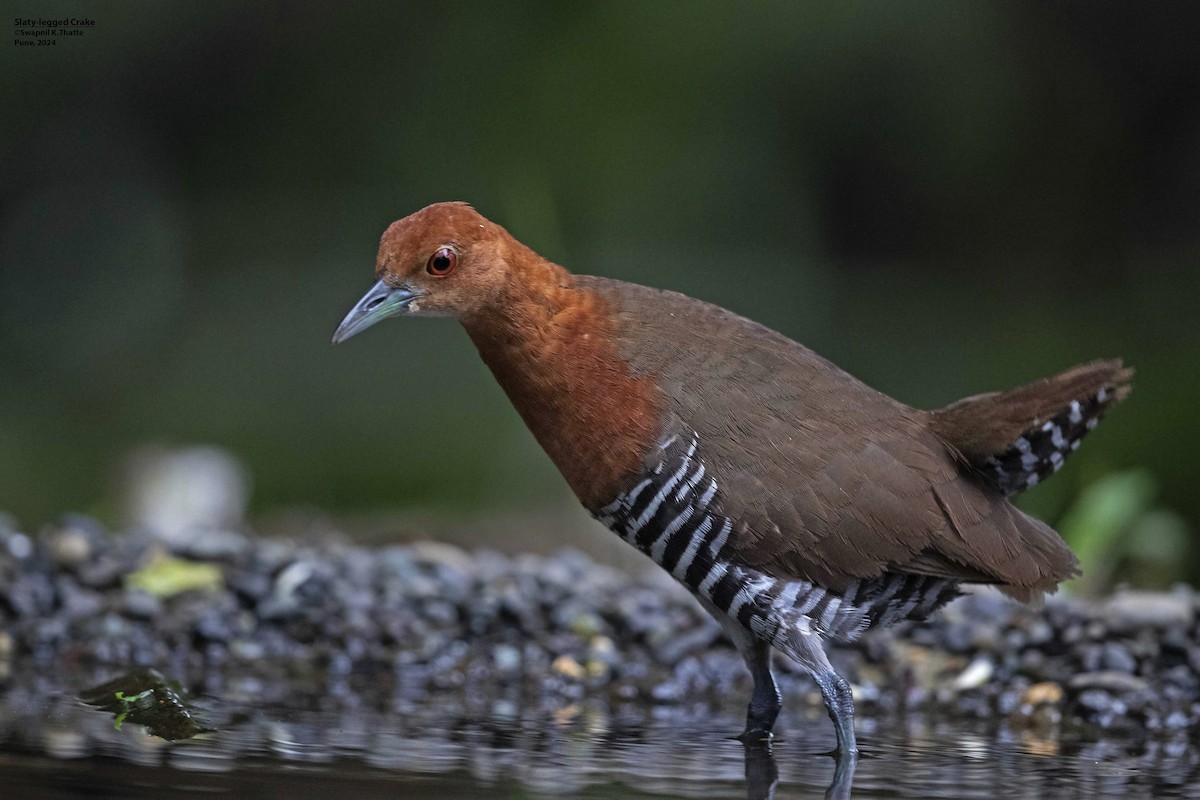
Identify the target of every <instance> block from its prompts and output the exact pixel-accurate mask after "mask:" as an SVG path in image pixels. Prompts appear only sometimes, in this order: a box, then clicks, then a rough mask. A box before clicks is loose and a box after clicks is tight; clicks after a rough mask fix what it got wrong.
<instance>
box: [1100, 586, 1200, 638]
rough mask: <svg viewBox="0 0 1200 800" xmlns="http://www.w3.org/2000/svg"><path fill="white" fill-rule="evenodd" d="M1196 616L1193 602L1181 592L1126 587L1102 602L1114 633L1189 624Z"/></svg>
mask: <svg viewBox="0 0 1200 800" xmlns="http://www.w3.org/2000/svg"><path fill="white" fill-rule="evenodd" d="M1195 615H1196V608H1195V601H1194V600H1193V599H1192V597H1190V596H1189V595H1187V594H1184V593H1182V592H1147V591H1134V590H1126V591H1122V592H1118V593H1117V594H1115V595H1113V596H1112V597H1110V598H1109V599H1108V602H1106V603H1105V604H1104V616H1105V618H1106V620H1107V622H1108V626H1109V627H1110V628H1111V629H1112V630H1113V631H1116V632H1117V633H1133V632H1136V631H1138V630H1140V629H1142V628H1159V629H1162V628H1169V627H1172V626H1176V625H1179V626H1188V625H1191V624H1192V622H1193V621H1194V619H1195Z"/></svg>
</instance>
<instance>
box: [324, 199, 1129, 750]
mask: <svg viewBox="0 0 1200 800" xmlns="http://www.w3.org/2000/svg"><path fill="white" fill-rule="evenodd" d="M375 273H376V282H375V284H374V285H373V286H372V288H371V289H370V290H369V291H368V292H367V293H366V294H365V295H364V296H363V297H362V298H361V300H359V301H358V303H357V304H355V305H354V307H353V308H352V309H351V311H350V312H349V313H348V314H347V315H346V317H345V319H344V320H343V321H342V323H341V324H340V325H339V326H338V328H337V329H336V332H335V333H334V336H333V341H334V343H335V344H336V343H338V342H342V341H344V340H346V339H348V338H350V337H351V336H354V335H356V334H358V333H360V332H361V331H363V330H365V329H366V328H368V327H370V326H372V325H374V324H376V323H377V322H379V321H381V320H383V319H387V318H390V317H401V316H441V317H453V318H456V319H457V320H458V322H459V323H460V324H461V325H462V327H463V328H464V329H465V330H466V333H467V335H468V337H469V338H470V340H471V341H472V342H473V343H474V345H475V347H476V348H477V349H478V351H479V354H480V356H481V357H482V359H483V361H484V362H485V363H486V365H487V366H488V367H489V368H490V370H491V372H492V374H493V375H494V376H495V378H496V380H497V381H498V382H499V384H500V386H501V387H502V388H503V390H504V392H505V393H506V394H507V395H508V397H509V399H510V400H511V401H512V403H513V405H514V406H515V407H516V410H517V412H518V413H519V414H520V416H521V417H522V419H523V420H524V422H525V423H526V425H527V426H528V428H529V429H530V431H531V432H532V434H533V436H534V437H535V438H536V439H537V441H538V443H539V444H540V445H541V446H542V448H543V449H544V450H545V452H546V453H547V455H548V456H549V457H550V459H551V461H553V463H554V464H555V466H556V467H557V468H558V470H559V471H560V472H561V473H562V475H563V477H564V478H565V480H566V482H567V484H568V485H569V486H570V488H571V490H572V491H573V492H574V494H575V495H576V497H577V498H578V499H579V501H580V502H581V503H582V504H583V506H584V507H585V508H586V509H587V510H588V512H590V513H591V515H592V516H593V517H595V518H596V519H598V520H599V521H600V522H602V523H603V524H604V525H605V526H607V527H608V528H609V529H611V530H612V531H613V532H615V533H616V534H617V535H618V536H620V537H621V538H622V539H624V540H625V541H626V542H628V543H630V544H632V545H633V546H634V547H636V548H637V549H638V550H640V551H642V552H643V553H645V554H646V555H648V556H649V557H650V558H651V559H652V560H653V561H654V562H655V563H656V564H657V565H658V566H659V567H661V568H662V569H664V570H666V571H667V572H668V573H670V574H671V575H672V576H673V577H674V578H675V579H676V580H677V581H678V582H680V583H681V584H683V586H684V587H686V588H687V589H688V590H689V591H690V592H691V593H692V594H693V595H694V596H695V597H696V599H697V600H698V601H699V603H700V605H701V606H703V608H704V609H705V610H706V611H707V612H708V613H710V614H711V615H712V616H713V617H714V618H715V619H716V620H717V622H718V623H719V624H720V626H721V628H722V629H723V630H724V631H725V633H726V635H727V636H728V637H729V639H730V640H731V641H732V643H733V644H734V646H735V647H736V648H737V650H738V652H739V653H740V655H741V657H742V658H743V659H744V660H745V663H746V666H747V668H748V669H749V672H750V676H751V678H752V681H753V688H752V691H751V696H750V701H749V704H748V706H747V709H746V724H745V728H744V730H743V731H742V734H741V736H740V737H739V738H741V739H742V740H743V741H746V742H752V741H762V740H766V739H769V738H770V737H771V735H772V732H773V729H774V726H775V723H776V720H777V717H778V715H779V713H780V710H781V708H782V698H781V696H780V692H779V689H778V687H777V685H776V682H775V679H774V674H773V671H772V653H773V652H774V651H776V650H778V651H780V652H782V653H784V654H786V655H787V656H788V657H790V658H791V659H793V660H794V661H795V662H796V663H797V664H798V665H799V666H800V667H801V668H803V670H804V671H805V672H807V673H808V674H809V675H810V676H811V677H812V679H813V680H814V681H815V682H816V685H817V687H818V688H819V689H820V692H821V696H822V699H823V702H824V705H825V708H826V711H827V713H828V715H829V717H830V719H831V720H832V722H833V726H834V731H835V735H836V747H835V748H834V749H833V751H832V752H833V753H834V754H835V755H839V754H841V755H849V756H854V755H856V754H857V752H858V746H857V739H856V736H855V731H854V702H853V696H852V693H851V689H850V686H849V684H848V683H847V681H846V680H845V679H844V678H843V677H842V676H841V675H840V674H838V672H837V671H836V670H835V669H834V668H833V666H832V665H831V663H830V660H829V657H828V655H827V653H826V649H825V644H826V643H827V642H830V641H832V642H846V641H850V640H853V639H855V638H857V637H858V636H860V635H861V634H862V633H863V632H864V631H866V630H867V629H869V628H882V627H886V626H889V625H891V624H893V623H896V622H900V621H902V620H909V619H915V620H920V619H924V618H925V617H926V616H928V615H929V614H931V613H932V612H934V611H936V610H937V609H939V608H941V607H942V606H944V605H945V604H946V603H948V602H950V601H951V600H953V599H954V598H956V597H958V596H959V595H960V594H961V593H962V587H963V585H965V584H983V585H990V586H993V587H995V588H996V589H998V590H999V591H1000V592H1002V593H1004V594H1006V595H1008V596H1010V597H1011V598H1013V599H1015V600H1017V601H1021V602H1026V603H1036V602H1039V601H1040V600H1041V599H1042V598H1043V597H1044V596H1045V595H1046V594H1048V593H1053V592H1055V591H1056V590H1057V588H1058V584H1059V583H1061V582H1062V581H1065V580H1068V579H1070V578H1072V577H1075V576H1077V575H1078V574H1079V567H1078V562H1077V559H1076V557H1075V556H1074V554H1073V553H1072V552H1071V550H1070V549H1069V548H1068V546H1067V545H1066V543H1065V542H1064V541H1063V540H1062V539H1061V538H1060V537H1059V535H1058V534H1057V533H1056V532H1055V531H1054V530H1053V529H1052V528H1051V527H1049V526H1048V525H1046V524H1045V523H1043V522H1041V521H1039V520H1037V519H1035V518H1033V517H1031V516H1029V515H1027V514H1025V513H1024V512H1022V511H1020V510H1019V509H1018V508H1017V507H1016V506H1014V505H1013V503H1012V502H1011V498H1012V497H1013V496H1014V495H1015V494H1017V493H1018V492H1021V491H1023V490H1025V489H1028V488H1030V487H1032V486H1034V485H1036V484H1038V483H1040V482H1041V481H1043V480H1045V479H1046V478H1048V477H1049V476H1050V475H1052V474H1053V473H1054V472H1056V471H1057V470H1058V469H1059V468H1060V467H1061V466H1062V465H1063V462H1064V460H1065V459H1066V458H1067V457H1068V456H1069V455H1070V454H1071V453H1072V452H1074V451H1075V449H1076V448H1078V447H1079V443H1080V441H1081V439H1082V438H1083V437H1084V436H1085V435H1086V434H1087V433H1088V432H1089V431H1091V430H1092V429H1093V428H1094V427H1095V426H1096V424H1097V422H1098V421H1099V420H1100V418H1101V417H1103V416H1104V415H1105V414H1106V412H1108V411H1109V410H1110V409H1111V408H1112V407H1113V405H1114V404H1116V403H1118V402H1119V401H1121V400H1123V399H1125V397H1127V396H1128V395H1129V393H1130V390H1131V379H1132V374H1133V372H1132V370H1131V369H1130V368H1127V367H1126V366H1125V365H1124V364H1123V362H1122V361H1121V360H1097V361H1092V362H1090V363H1086V364H1082V365H1079V366H1076V367H1073V368H1071V369H1068V370H1066V371H1065V372H1062V373H1061V374H1058V375H1055V376H1053V377H1049V378H1044V379H1041V380H1037V381H1034V382H1032V383H1029V384H1026V385H1024V386H1021V387H1019V388H1016V389H1012V390H1009V391H1003V392H990V393H986V394H979V395H975V396H973V397H968V398H966V399H963V400H959V401H957V402H954V403H951V404H949V405H947V406H945V407H943V408H939V409H935V410H919V409H916V408H913V407H910V406H908V405H905V404H904V403H901V402H900V401H898V400H895V399H893V398H892V397H890V396H888V395H886V394H884V393H882V392H879V391H876V390H875V389H872V388H870V387H869V386H867V385H866V384H864V383H863V382H861V381H859V380H858V379H857V378H854V377H852V376H851V375H850V374H849V373H847V372H846V371H844V370H842V369H840V368H839V367H837V366H836V365H834V364H833V363H832V362H830V361H828V360H826V359H824V358H822V357H821V356H819V355H817V354H816V353H814V352H813V351H811V350H809V349H808V348H806V347H804V346H803V345H801V344H799V343H798V342H795V341H793V340H792V339H790V338H788V337H786V336H784V335H783V334H781V333H778V332H776V331H774V330H772V329H770V328H768V327H766V326H764V325H761V324H759V323H756V322H753V321H751V320H749V319H747V318H745V317H742V316H739V315H737V314H735V313H733V312H731V311H727V310H725V309H723V308H721V307H718V306H716V305H711V304H709V303H706V302H703V301H701V300H697V299H693V298H691V297H688V296H686V295H683V294H679V293H676V292H672V291H666V290H662V289H655V288H650V287H646V286H641V285H638V284H633V283H627V282H623V281H618V280H613V279H609V278H603V277H590V276H585V275H576V274H573V273H571V272H569V271H567V269H566V268H564V267H562V266H559V265H558V264H555V263H552V262H551V261H549V260H547V259H545V258H542V257H541V256H539V255H538V254H537V253H536V252H534V251H533V250H532V249H530V248H529V247H527V246H526V245H524V244H522V243H521V242H519V241H518V240H517V239H516V238H514V237H513V236H512V235H511V234H510V233H509V232H508V231H507V230H506V229H505V228H503V227H502V226H500V225H498V224H496V223H494V222H492V221H490V220H488V219H486V218H485V217H484V216H483V215H481V214H480V213H479V212H477V211H476V210H475V209H474V208H473V207H471V206H470V205H468V204H466V203H461V202H444V203H435V204H433V205H430V206H427V207H425V208H423V209H421V210H419V211H417V212H415V213H413V214H411V215H409V216H407V217H404V218H403V219H400V220H398V221H396V222H394V223H392V224H391V225H390V226H389V227H388V228H387V230H386V231H385V232H384V234H383V236H382V238H381V240H380V245H379V251H378V256H377V259H376V264H375Z"/></svg>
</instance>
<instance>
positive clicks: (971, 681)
mask: <svg viewBox="0 0 1200 800" xmlns="http://www.w3.org/2000/svg"><path fill="white" fill-rule="evenodd" d="M995 671H996V665H995V664H994V663H992V660H991V659H990V658H987V657H985V656H980V657H978V658H976V659H975V660H974V661H972V662H971V663H970V664H968V665H967V668H966V669H964V670H963V671H962V672H960V673H959V674H958V677H956V678H955V679H954V683H953V684H951V686H952V688H953V689H954V691H956V692H962V691H965V690H967V689H977V688H979V687H980V686H982V685H983V684H985V683H987V682H988V681H989V680H991V678H992V674H993V673H995Z"/></svg>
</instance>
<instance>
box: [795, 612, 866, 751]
mask: <svg viewBox="0 0 1200 800" xmlns="http://www.w3.org/2000/svg"><path fill="white" fill-rule="evenodd" d="M791 643H792V645H793V648H792V649H791V650H790V651H789V654H790V655H791V656H792V657H793V658H795V659H796V660H797V661H798V662H799V664H800V666H802V667H804V669H805V670H807V671H808V673H809V674H810V675H812V676H813V679H814V680H815V681H816V682H817V688H818V689H820V690H821V699H822V700H824V701H825V710H826V711H827V712H829V718H830V719H831V720H833V729H834V732H835V733H836V734H837V751H836V753H835V754H836V755H838V756H850V757H857V756H858V740H857V739H856V738H855V736H854V697H853V696H852V695H851V693H850V684H848V683H846V679H845V678H843V677H842V676H841V675H838V674H837V672H835V671H834V669H833V665H832V664H830V663H829V656H828V655H826V654H825V648H824V647H822V646H821V640H820V639H819V638H817V637H816V636H812V635H802V636H795V637H793V638H792V639H791Z"/></svg>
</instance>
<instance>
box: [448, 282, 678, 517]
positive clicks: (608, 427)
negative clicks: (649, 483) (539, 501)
mask: <svg viewBox="0 0 1200 800" xmlns="http://www.w3.org/2000/svg"><path fill="white" fill-rule="evenodd" d="M462 323H463V326H464V327H465V328H466V329H467V333H468V335H470V337H471V340H472V341H473V342H474V343H475V346H476V347H477V348H478V349H479V354H480V355H481V356H482V357H483V360H484V362H485V363H486V364H487V365H488V367H489V368H490V369H491V370H492V374H493V375H495V376H496V380H497V381H499V383H500V386H501V387H502V388H503V389H504V391H505V392H506V393H507V394H508V397H509V399H510V400H512V403H513V405H514V406H515V407H516V409H517V411H518V413H520V415H521V417H522V418H523V419H524V420H525V424H526V425H528V426H529V428H530V430H531V431H532V432H533V435H534V436H535V437H536V438H537V440H538V442H539V443H540V444H541V445H542V448H543V449H544V450H545V451H546V453H547V454H548V455H549V456H550V458H551V460H552V461H553V462H554V464H555V466H557V467H558V469H559V471H560V472H562V474H563V477H565V478H566V479H567V483H569V484H570V486H571V489H572V490H573V491H574V492H575V494H576V496H578V497H579V499H580V500H581V501H582V502H583V504H584V505H585V506H586V507H588V508H589V509H592V510H595V509H597V508H599V507H601V506H603V505H604V504H606V503H608V502H609V501H610V500H612V498H613V497H614V496H616V494H617V493H618V492H619V491H620V490H621V489H622V488H623V486H624V485H625V484H626V483H627V482H628V481H629V479H630V478H631V477H632V476H636V475H640V473H641V472H642V471H643V470H644V468H645V456H646V453H647V451H648V450H649V449H650V448H651V446H652V445H653V444H654V443H655V442H656V441H657V440H658V438H659V436H660V433H661V430H662V426H663V423H664V415H665V411H666V401H665V398H664V397H663V396H662V393H661V391H660V390H659V388H658V387H657V385H656V384H655V382H654V381H653V380H652V379H650V378H648V377H635V376H634V375H632V374H631V373H630V370H629V364H628V363H627V362H626V361H625V360H624V359H623V358H622V357H621V355H620V353H619V352H618V345H617V342H616V340H615V339H614V336H613V333H614V317H613V310H612V308H611V307H610V306H609V303H608V302H607V301H606V300H605V298H603V297H601V296H600V295H598V294H597V293H595V292H594V291H590V290H587V289H584V288H581V287H579V286H578V285H576V283H575V282H574V279H573V277H572V276H571V274H570V273H568V272H567V271H566V270H564V269H562V268H561V267H558V266H557V265H554V264H551V263H549V262H547V261H544V260H541V259H539V263H537V264H531V265H528V266H527V268H526V269H523V270H522V279H521V280H520V281H519V282H514V283H513V286H512V287H511V289H510V290H508V291H507V292H505V294H504V296H503V297H502V298H501V300H500V301H499V302H496V303H492V304H490V305H489V307H488V308H487V309H485V310H482V311H480V312H479V313H477V314H474V315H472V316H471V317H469V318H465V319H463V320H462Z"/></svg>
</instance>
